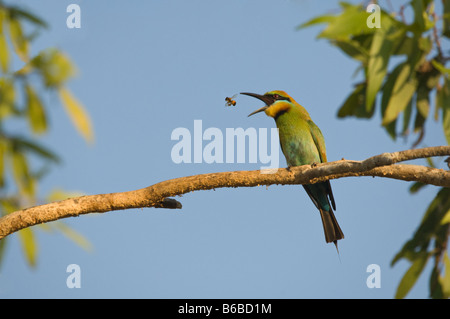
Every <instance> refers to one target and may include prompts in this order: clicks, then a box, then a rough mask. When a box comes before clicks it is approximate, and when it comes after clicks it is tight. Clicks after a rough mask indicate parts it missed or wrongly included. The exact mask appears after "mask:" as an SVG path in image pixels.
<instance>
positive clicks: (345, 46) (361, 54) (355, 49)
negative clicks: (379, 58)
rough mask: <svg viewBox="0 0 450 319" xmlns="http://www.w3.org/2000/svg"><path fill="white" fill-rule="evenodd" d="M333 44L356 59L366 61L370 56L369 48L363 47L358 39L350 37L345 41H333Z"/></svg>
mask: <svg viewBox="0 0 450 319" xmlns="http://www.w3.org/2000/svg"><path fill="white" fill-rule="evenodd" d="M332 44H333V45H335V46H337V47H338V48H339V49H341V51H342V52H344V53H345V54H347V55H348V56H350V57H351V58H353V59H355V60H359V61H361V62H365V61H367V59H368V57H369V53H368V52H367V50H366V49H365V48H364V47H362V46H361V45H360V43H358V42H357V41H354V40H350V39H349V40H345V41H340V40H337V41H333V42H332Z"/></svg>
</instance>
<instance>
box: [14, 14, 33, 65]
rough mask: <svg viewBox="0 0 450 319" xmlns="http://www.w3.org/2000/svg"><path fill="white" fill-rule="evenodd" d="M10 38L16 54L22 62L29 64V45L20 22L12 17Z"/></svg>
mask: <svg viewBox="0 0 450 319" xmlns="http://www.w3.org/2000/svg"><path fill="white" fill-rule="evenodd" d="M9 36H10V39H11V42H12V44H13V47H14V50H15V52H16V54H17V55H18V56H19V58H20V59H21V60H22V61H24V62H28V60H29V43H28V41H27V39H26V37H25V36H24V34H23V31H22V26H21V24H20V22H19V21H18V20H17V19H14V18H12V17H10V19H9Z"/></svg>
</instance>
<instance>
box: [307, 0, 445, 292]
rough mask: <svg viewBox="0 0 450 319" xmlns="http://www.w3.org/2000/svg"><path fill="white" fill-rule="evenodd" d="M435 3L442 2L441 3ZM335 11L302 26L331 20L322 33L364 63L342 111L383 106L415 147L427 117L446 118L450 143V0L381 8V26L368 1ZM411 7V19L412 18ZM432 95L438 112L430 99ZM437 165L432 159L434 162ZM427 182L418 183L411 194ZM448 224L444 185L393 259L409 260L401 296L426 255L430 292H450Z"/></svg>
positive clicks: (368, 113) (369, 112) (384, 116)
mask: <svg viewBox="0 0 450 319" xmlns="http://www.w3.org/2000/svg"><path fill="white" fill-rule="evenodd" d="M435 5H436V7H435ZM340 6H341V10H340V12H339V13H338V14H336V15H328V14H327V15H323V16H319V17H316V18H314V19H312V20H310V21H308V22H306V23H303V24H302V25H300V26H299V27H298V28H299V29H301V28H305V27H309V26H313V25H316V24H325V25H326V27H325V29H324V30H323V31H322V32H320V33H319V35H318V38H321V39H326V40H328V41H329V42H330V43H331V44H332V45H334V46H336V47H337V48H338V49H339V50H341V51H342V52H343V53H344V54H346V55H347V56H348V57H349V58H351V59H352V60H354V61H355V62H357V63H358V65H359V66H358V68H357V70H358V71H362V72H363V80H362V81H361V82H359V83H357V84H356V85H355V88H354V90H353V92H351V93H350V94H349V96H348V97H347V99H346V100H345V101H344V103H343V104H342V106H341V107H340V108H339V110H338V113H337V116H338V117H339V118H344V117H356V118H362V119H368V118H372V117H373V116H374V115H375V112H376V110H377V109H378V110H379V113H380V117H381V125H382V127H383V128H384V130H385V131H386V132H387V133H388V134H389V136H391V137H392V138H393V139H394V140H395V139H396V138H397V137H399V136H408V135H412V134H415V135H416V136H417V139H416V141H415V142H414V143H413V147H415V146H417V145H419V144H420V143H421V141H422V139H423V137H424V134H425V123H426V122H427V121H429V120H430V119H432V118H434V121H435V122H438V121H441V123H442V124H441V125H442V128H443V131H444V135H445V137H446V139H447V143H448V144H450V69H448V68H447V67H446V66H445V65H446V63H447V62H448V61H449V60H450V57H449V56H445V54H444V53H445V52H443V49H442V47H441V42H442V41H444V40H447V39H450V2H449V1H442V4H441V10H440V11H442V12H439V14H438V12H436V10H435V8H437V6H438V3H435V1H433V0H412V1H409V2H406V3H405V4H404V5H402V6H401V8H400V10H399V12H387V11H385V10H383V9H381V8H380V7H378V8H380V11H379V17H380V28H377V27H373V26H374V25H373V21H372V19H375V16H376V13H377V11H376V10H375V11H374V14H372V13H373V12H372V11H371V10H369V11H370V12H367V11H366V9H367V8H366V7H365V6H363V5H353V4H349V3H344V2H342V3H340ZM407 10H409V11H410V12H411V18H410V19H409V20H411V21H409V22H408V21H407V20H408V19H407V12H408V11H407ZM433 98H434V112H432V111H431V109H432V107H433V106H432V105H431V104H432V102H431V101H433ZM430 164H432V163H430ZM422 186H423V185H421V184H414V185H413V186H412V188H411V189H410V191H411V193H415V192H417V191H418V190H419V189H420V188H421V187H422ZM449 229H450V190H449V189H447V188H443V189H441V190H439V191H438V193H437V195H436V197H435V198H434V199H433V201H432V202H431V204H430V205H429V207H428V209H427V211H426V212H425V215H424V217H423V220H422V222H421V224H420V225H419V227H418V229H417V231H416V233H415V234H414V236H413V237H412V238H411V239H410V240H408V241H407V242H406V244H405V245H404V246H403V248H402V249H401V250H400V252H399V253H398V254H397V255H396V256H395V258H394V259H393V261H392V265H394V264H395V263H396V262H397V261H398V260H400V259H406V260H408V261H410V262H411V267H410V268H409V270H408V271H407V272H406V273H405V275H404V277H403V278H402V280H401V282H400V284H399V286H398V289H397V293H396V297H397V298H403V297H405V296H406V295H407V293H408V292H409V291H410V289H411V288H412V287H413V285H414V283H415V282H416V280H417V278H418V277H419V275H420V274H421V273H422V271H423V269H424V268H425V265H426V263H427V261H428V260H430V259H431V260H433V261H434V267H433V270H432V273H431V276H430V297H432V298H449V297H450V289H449V287H450V261H449V257H448V254H447V252H446V251H447V247H448V246H447V244H448V238H449Z"/></svg>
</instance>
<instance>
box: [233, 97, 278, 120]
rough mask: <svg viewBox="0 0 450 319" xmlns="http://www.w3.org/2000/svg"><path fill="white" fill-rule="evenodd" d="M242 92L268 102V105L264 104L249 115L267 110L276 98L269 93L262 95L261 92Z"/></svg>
mask: <svg viewBox="0 0 450 319" xmlns="http://www.w3.org/2000/svg"><path fill="white" fill-rule="evenodd" d="M241 94H244V95H248V96H252V97H254V98H257V99H258V100H261V101H263V102H264V103H266V105H264V106H263V107H262V108H260V109H258V110H256V111H255V112H252V113H250V114H249V115H248V116H252V115H253V114H256V113H259V112H262V111H265V110H267V109H268V108H269V106H270V105H272V104H273V102H275V99H274V98H273V97H272V96H269V95H261V94H256V93H246V92H242V93H241Z"/></svg>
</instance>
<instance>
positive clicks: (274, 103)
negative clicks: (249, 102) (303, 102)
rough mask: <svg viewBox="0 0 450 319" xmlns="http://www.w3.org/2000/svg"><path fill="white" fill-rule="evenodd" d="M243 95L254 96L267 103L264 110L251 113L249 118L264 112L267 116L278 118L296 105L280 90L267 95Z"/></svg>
mask: <svg viewBox="0 0 450 319" xmlns="http://www.w3.org/2000/svg"><path fill="white" fill-rule="evenodd" d="M241 94H244V95H248V96H252V97H254V98H257V99H259V100H261V101H263V102H264V103H266V105H264V106H263V107H262V108H260V109H258V110H256V111H254V112H252V113H250V114H249V115H248V116H252V115H253V114H256V113H259V112H262V111H264V112H265V113H266V114H267V116H270V117H273V118H276V117H278V116H279V115H280V114H281V113H284V112H287V111H288V110H289V109H290V108H291V107H292V106H293V105H294V103H296V102H295V101H294V100H293V99H292V98H291V97H290V96H289V94H287V93H286V92H284V91H280V90H275V91H270V92H267V93H265V94H264V95H260V94H256V93H246V92H243V93H241Z"/></svg>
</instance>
